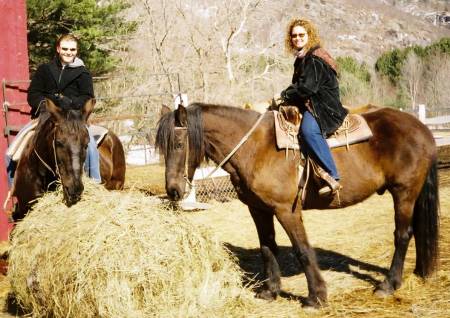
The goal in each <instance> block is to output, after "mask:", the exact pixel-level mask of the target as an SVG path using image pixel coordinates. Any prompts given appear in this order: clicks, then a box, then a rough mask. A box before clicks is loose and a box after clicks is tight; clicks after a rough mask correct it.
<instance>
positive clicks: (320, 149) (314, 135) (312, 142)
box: [300, 111, 339, 180]
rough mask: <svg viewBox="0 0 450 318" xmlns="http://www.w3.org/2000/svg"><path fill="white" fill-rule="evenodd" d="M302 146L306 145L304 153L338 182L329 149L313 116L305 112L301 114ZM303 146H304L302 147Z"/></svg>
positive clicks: (337, 175)
mask: <svg viewBox="0 0 450 318" xmlns="http://www.w3.org/2000/svg"><path fill="white" fill-rule="evenodd" d="M300 132H301V134H302V137H303V140H304V144H305V143H306V148H307V149H306V152H307V153H308V154H309V155H310V156H312V157H313V159H315V160H316V161H318V163H319V164H320V166H321V167H322V168H324V169H325V171H326V172H328V173H329V174H330V175H331V176H332V177H333V178H334V179H336V180H339V174H338V172H337V168H336V164H335V163H334V159H333V156H332V155H331V151H330V147H329V146H328V144H327V142H326V140H325V138H324V137H323V136H322V133H321V131H320V127H319V125H318V124H317V121H316V119H315V118H314V117H313V115H312V114H311V113H310V112H309V111H306V112H305V113H304V114H303V119H302V124H301V127H300ZM302 146H305V145H302Z"/></svg>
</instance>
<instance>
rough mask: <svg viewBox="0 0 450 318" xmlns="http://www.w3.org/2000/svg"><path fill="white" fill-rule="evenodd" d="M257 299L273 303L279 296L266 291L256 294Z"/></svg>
mask: <svg viewBox="0 0 450 318" xmlns="http://www.w3.org/2000/svg"><path fill="white" fill-rule="evenodd" d="M256 298H259V299H264V300H268V301H273V300H275V299H277V294H276V293H274V292H271V291H270V290H267V289H265V290H263V291H260V292H259V293H256Z"/></svg>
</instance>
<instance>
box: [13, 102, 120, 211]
mask: <svg viewBox="0 0 450 318" xmlns="http://www.w3.org/2000/svg"><path fill="white" fill-rule="evenodd" d="M94 104H95V100H89V101H87V102H86V104H85V105H84V107H83V108H82V109H81V110H68V111H66V110H63V109H61V108H59V107H57V106H56V105H55V104H54V103H53V102H52V101H50V100H47V103H46V109H47V111H46V112H45V113H43V114H41V116H40V118H39V124H38V126H37V127H36V131H35V134H34V136H33V139H32V140H31V141H30V142H29V143H28V144H27V146H26V148H25V150H24V152H23V154H22V156H21V158H20V160H19V163H18V165H17V169H16V172H15V175H14V186H13V190H12V195H13V196H15V197H16V198H17V205H16V208H15V211H14V213H13V218H14V220H19V219H22V218H23V217H24V216H25V215H26V214H27V212H28V210H29V209H30V207H31V204H32V203H33V201H34V200H35V199H36V198H38V197H39V196H41V195H42V194H43V193H44V192H46V191H48V190H53V189H55V186H56V185H55V181H57V180H58V179H59V180H60V182H61V185H62V188H63V193H64V202H65V203H66V205H67V206H71V205H73V204H75V203H77V202H78V201H79V200H80V198H81V194H82V192H83V189H84V187H83V183H82V178H81V177H82V172H83V163H84V161H85V159H86V148H87V145H88V143H89V134H88V130H87V127H86V121H87V119H88V117H89V115H90V114H91V112H92V110H93V108H94ZM99 153H100V173H101V177H102V183H104V185H105V187H106V188H107V189H122V188H123V184H124V180H125V155H124V151H123V147H122V144H121V142H120V140H119V139H118V138H117V136H116V135H115V134H113V133H112V132H111V131H109V132H108V135H107V136H105V139H104V140H103V141H102V143H101V144H100V146H99Z"/></svg>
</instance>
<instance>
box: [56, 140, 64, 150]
mask: <svg viewBox="0 0 450 318" xmlns="http://www.w3.org/2000/svg"><path fill="white" fill-rule="evenodd" d="M55 146H56V147H59V148H60V147H64V144H63V143H62V142H61V141H59V140H55Z"/></svg>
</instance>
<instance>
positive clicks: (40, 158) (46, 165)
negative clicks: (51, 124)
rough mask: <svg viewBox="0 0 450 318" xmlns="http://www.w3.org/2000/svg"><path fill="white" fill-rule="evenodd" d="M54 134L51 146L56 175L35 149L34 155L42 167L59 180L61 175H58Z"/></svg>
mask: <svg viewBox="0 0 450 318" xmlns="http://www.w3.org/2000/svg"><path fill="white" fill-rule="evenodd" d="M55 139H56V137H55V132H53V141H52V146H53V156H54V158H55V167H56V173H55V171H53V169H52V168H51V167H50V166H49V165H48V164H47V163H46V162H45V160H44V159H42V157H41V156H40V155H39V153H38V152H37V151H36V148H34V150H33V151H34V153H35V154H36V156H37V157H38V158H39V160H40V161H41V162H42V164H43V165H44V167H46V168H47V169H48V170H49V171H50V172H51V173H52V174H53V176H54V177H55V178H56V177H59V179H60V180H61V175H60V173H59V167H58V161H57V160H56V159H57V158H56V147H55Z"/></svg>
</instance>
